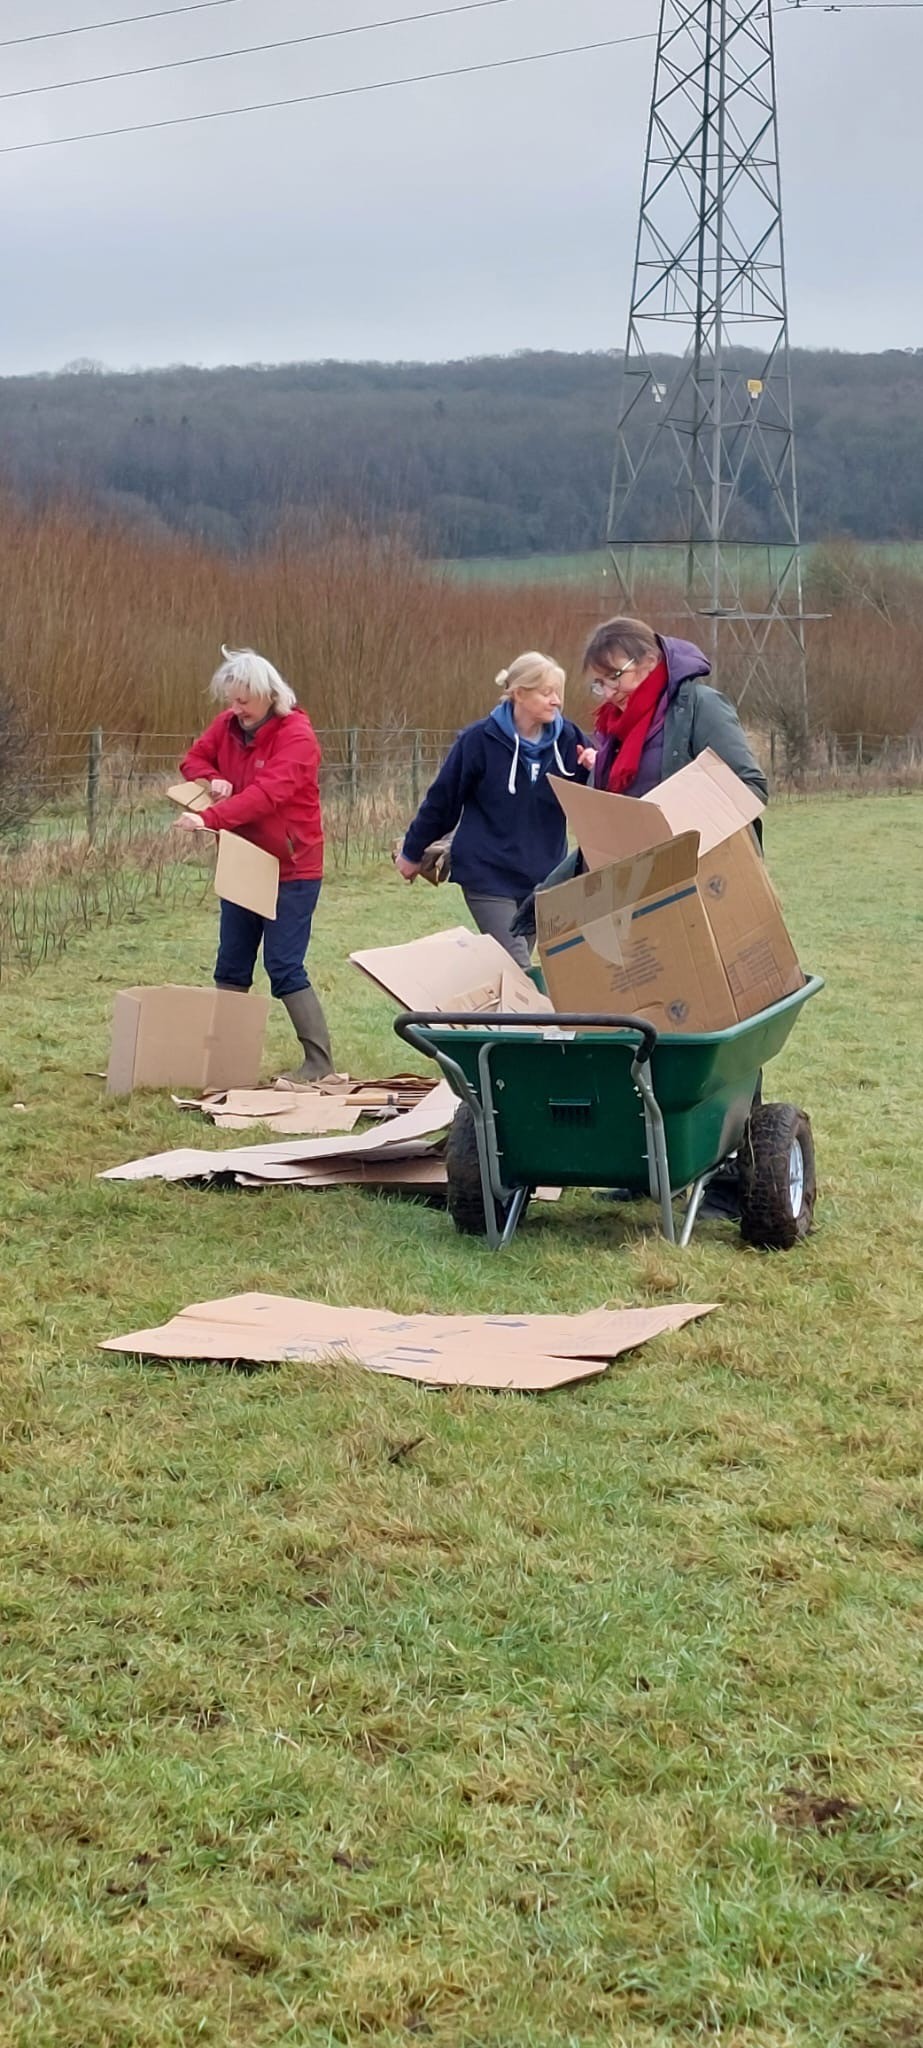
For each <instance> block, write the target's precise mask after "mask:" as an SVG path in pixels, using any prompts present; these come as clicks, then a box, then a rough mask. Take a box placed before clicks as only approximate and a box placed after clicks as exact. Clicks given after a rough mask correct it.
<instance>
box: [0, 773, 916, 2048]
mask: <svg viewBox="0 0 923 2048" xmlns="http://www.w3.org/2000/svg"><path fill="white" fill-rule="evenodd" d="M921 825H923V807H921V803H920V800H919V798H914V797H906V798H897V797H890V798H881V799H877V800H876V799H862V800H856V799H853V800H850V799H834V800H827V801H818V802H812V803H809V804H803V805H802V804H791V805H789V806H784V805H780V806H777V807H776V809H775V810H774V811H773V813H772V815H771V820H770V824H769V833H768V838H769V846H770V852H771V861H772V865H773V869H774V872H775V874H776V877H777V879H778V881H779V882H780V885H781V887H782V890H783V894H784V898H785V902H786V906H787V909H788V913H789V917H790V922H791V924H792V927H793V929H794V931H795V933H796V935H797V937H798V939H799V941H800V944H801V947H802V953H803V957H804V959H805V961H806V962H807V963H809V964H810V965H811V967H813V968H816V969H818V970H819V971H821V972H823V973H824V974H825V975H826V976H827V977H828V987H827V990H826V993H825V994H824V995H823V996H822V997H821V998H819V999H818V1000H817V1002H816V1003H814V1004H812V1005H811V1006H810V1007H809V1009H808V1010H807V1011H806V1013H805V1016H804V1018H803V1020H802V1022H801V1024H800V1025H799V1028H798V1030H797V1031H796V1033H795V1034H794V1036H793V1038H792V1040H791V1042H790V1046H789V1048H788V1049H787V1051H786V1054H785V1056H784V1058H783V1059H781V1060H780V1061H779V1062H777V1064H776V1066H775V1067H773V1068H772V1069H771V1070H770V1078H771V1090H770V1091H769V1092H771V1093H772V1094H775V1095H780V1094H781V1095H783V1096H791V1097H794V1098H796V1099H799V1100H802V1101H803V1102H804V1103H805V1105H806V1106H807V1107H808V1108H809V1109H810V1110H811V1112H812V1114H813V1117H814V1123H815V1132H816V1138H817V1146H818V1159H819V1172H820V1177H821V1183H822V1195H821V1202H820V1210H819V1228H818V1230H817V1233H816V1235H815V1236H814V1237H813V1238H812V1239H811V1240H810V1242H809V1243H808V1244H807V1245H805V1246H804V1247H803V1248H802V1249H801V1250H799V1251H798V1252H796V1253H793V1254H792V1255H791V1256H789V1257H779V1258H775V1259H770V1258H765V1257H760V1256H758V1255H757V1254H753V1253H748V1252H746V1251H744V1250H743V1249H742V1248H741V1247H740V1244H739V1241H738V1239H737V1237H736V1235H735V1234H734V1233H733V1232H732V1231H731V1229H730V1228H729V1227H722V1226H720V1225H711V1226H705V1227H703V1228H702V1230H701V1234H700V1235H698V1236H697V1238H696V1239H694V1241H693V1245H692V1247H691V1248H690V1250H689V1251H688V1252H686V1253H680V1252H676V1251H673V1250H671V1249H670V1248H668V1247H666V1246H665V1245H663V1244H662V1243H661V1242H660V1241H659V1240H658V1239H657V1238H656V1236H655V1235H654V1234H653V1212H651V1211H648V1210H642V1211H640V1212H639V1211H637V1210H629V1211H626V1212H618V1211H613V1210H611V1209H610V1208H608V1207H606V1206H600V1205H594V1204H593V1202H592V1200H591V1199H590V1198H589V1197H588V1196H584V1195H579V1196H572V1197H566V1198H565V1199H564V1200H563V1201H562V1202H561V1203H560V1204H559V1205H557V1207H552V1208H548V1209H544V1210H540V1212H539V1213H538V1214H537V1215H535V1216H533V1215H532V1214H531V1213H530V1215H529V1217H528V1218H527V1220H526V1223H525V1224H524V1225H523V1228H522V1231H521V1233H520V1236H519V1238H518V1239H517V1240H516V1242H515V1243H514V1245H513V1246H512V1247H511V1249H510V1250H509V1251H508V1252H507V1253H505V1254H503V1255H502V1256H500V1257H492V1256H491V1255H489V1254H488V1253H487V1251H486V1250H485V1249H484V1248H483V1247H481V1246H480V1245H478V1244H476V1243H473V1242H471V1241H465V1240H461V1239H457V1238H456V1237H455V1235H454V1233H453V1231H452V1229H451V1227H450V1225H449V1223H448V1221H447V1219H446V1217H445V1216H444V1215H443V1214H441V1213H440V1212H439V1211H437V1210H433V1209H430V1208H427V1207H425V1206H422V1205H420V1206H418V1205H415V1204H411V1205H408V1204H399V1203H397V1202H395V1201H392V1200H387V1199H381V1198H375V1197H373V1196H371V1195H368V1194H363V1193H361V1192H360V1191H342V1192H338V1193H328V1194H323V1195H309V1194H304V1193H298V1192H294V1191H284V1190H279V1191H278V1192H271V1193H266V1194H258V1195H254V1194H246V1193H243V1192H238V1193H219V1192H206V1191H202V1190H196V1189H192V1188H183V1187H179V1186H177V1187H166V1186H159V1185H157V1184H154V1183H152V1184H147V1185H143V1186H137V1187H131V1186H118V1185H116V1184H112V1183H102V1182H99V1181H97V1180H95V1179H94V1174H95V1173H96V1171H97V1170H98V1169H99V1168H101V1167H103V1166H106V1165H110V1164H113V1163H115V1162H116V1161H118V1160H121V1159H126V1158H129V1157H132V1156H134V1155H137V1154H139V1153H141V1152H146V1151H150V1150H153V1149H155V1148H160V1147H163V1146H167V1145H170V1144H172V1143H177V1144H182V1143H187V1142H190V1140H191V1136H192V1133H193V1131H194V1130H195V1125H194V1124H191V1123H190V1121H189V1120H187V1119H185V1118H184V1117H183V1116H182V1115H181V1114H180V1113H179V1112H176V1111H175V1110H173V1109H172V1107H171V1106H170V1105H169V1103H168V1102H165V1101H164V1100H163V1099H159V1098H151V1099H146V1098H135V1099H133V1100H132V1101H131V1102H130V1103H127V1104H124V1103H111V1102H106V1101H105V1100H104V1099H103V1096H102V1091H101V1088H100V1084H99V1082H98V1081H97V1080H96V1079H94V1078H93V1073H94V1070H97V1069H99V1068H100V1066H101V1065H103V1064H104V1061H105V1052H106V1030H107V1013H108V1009H109V1002H110V998H111V995H112V992H113V991H114V990H115V989H116V988H118V987H119V986H120V985H124V984H126V983H129V982H133V981H136V980H139V979H145V980H150V981H157V980H166V979H171V978H172V979H188V980H197V979H202V978H205V977H206V976H207V975H208V973H209V971H210V968H211V963H212V946H213V940H214V924H213V910H212V908H211V906H209V905H208V904H207V903H206V904H203V905H202V906H201V907H199V908H195V909H182V910H175V909H167V908H161V909H160V910H159V911H158V910H156V909H153V910H152V911H151V912H150V913H149V914H146V915H145V916H144V918H143V920H142V921H139V922H135V923H132V924H127V925H125V926H123V927H122V928H121V929H120V930H117V931H110V932H108V933H102V934H100V933H97V934H93V935H91V936H90V937H89V938H86V939H84V940H82V941H81V942H79V943H78V944H75V945H74V946H73V949H72V950H71V951H70V952H69V953H68V955H67V956H66V957H65V959H64V960H63V962H59V963H58V964H56V965H52V966H49V967H47V968H44V969H42V970H41V971H40V972H38V973H37V974H36V975H35V976H34V977H33V978H31V979H30V980H28V981H15V980H12V981H8V982H7V983H6V984H5V985H4V987H3V988H2V989H0V1010H2V1019H3V1038H2V1044H3V1053H2V1059H3V1063H4V1072H3V1075H2V1077H0V1078H2V1083H3V1089H2V1093H0V1138H2V1143H3V1153H4V1157H3V1165H4V1177H3V1180H2V1189H3V1196H2V1256H3V1276H4V1287H3V1303H2V1308H0V1324H2V1332H3V1354H2V1356H3V1365H2V1376H0V1377H2V1418H3V1421H2V1429H0V1465H2V1507H0V1516H2V1544H3V1561H2V1565H0V1629H2V1637H3V1658H2V1667H0V1701H2V1710H3V1716H2V1749H0V1755H2V1808H3V1821H2V1826H0V1900H2V1907H0V1914H2V1917H0V1984H2V1986H3V1994H4V1995H3V1998H2V2001H0V2042H2V2043H3V2044H4V2048H6V2044H15V2048H165V2044H166V2048H169V2044H176V2048H179V2044H182V2048H187V2044H189V2043H191V2042H198V2041H202V2042H206V2043H215V2044H218V2043H220V2044H234V2048H237V2044H240V2048H244V2044H246V2048H262V2044H265V2043H270V2042H272V2043H291V2044H297V2043H307V2044H312V2048H313V2044H318V2048H321V2044H347V2043H349V2044H353V2043H355V2044H359V2048H361V2044H362V2043H363V2042H365V2041H370V2042H374V2043H379V2044H382V2048H396V2044H406V2043H408V2042H410V2041H413V2040H416V2039H420V2040H422V2041H424V2042H426V2043H430V2044H433V2048H562V2044H566V2048H613V2044H614V2048H623V2044H624V2048H667V2044H669V2048H674V2044H681V2043H682V2044H685V2043H690V2044H691V2043H695V2042H702V2041H709V2040H710V2041H715V2042H721V2043H723V2044H725V2048H802V2044H818V2048H821V2044H822V2048H913V2044H915V2043H919V2042H920V2041H921V2040H923V1974H921V1965H920V1945H919V1928H920V1912H921V1878H920V1873H921V1871H923V1784H921V1777H923V1768H921V1758H923V1745H921V1741H920V1737H921V1707H920V1701H921V1688H920V1664H919V1642H920V1625H921V1619H923V1571H921V1565H923V1517H921V1505H923V1490H921V1480H920V1470H921V1455H920V1452H921V1433H923V1432H921V1423H920V1401H919V1358H920V1337H921V1328H920V1307H921V1293H923V1290H921V1267H920V1232H921V1222H923V1216H921V1194H923V1185H921V1172H920V1141H921V1135H923V1134H921V1128H920V1113H919V1101H920V1079H919V1077H920V1062H921V1055H923V1021H921V1019H923V1006H921V1002H920V995H921V990H920V969H919V961H920V936H921V917H920V893H919V875H920V857H921V850H923V849H921V839H923V830H921ZM458 908H459V905H458V899H457V897H456V896H455V895H454V894H453V893H452V892H451V891H449V890H444V891H439V892H436V891H433V890H425V891H424V889H423V888H422V886H418V887H416V888H415V889H413V890H409V891H408V890H404V889H402V888H401V887H400V885H398V883H397V882H396V880H395V879H394V878H393V876H392V875H391V873H390V872H385V871H384V869H382V870H380V871H379V872H377V873H367V874H363V875H355V876H348V877H345V878H338V879H337V880H336V881H335V882H334V883H333V884H332V885H331V886H330V888H329V889H328V891H327V893H326V894H325V896H324V898H323V899H322V905H321V914H320V919H319V925H318V932H317V944H316V949H315V953H314V956H313V957H314V960H315V966H316V973H317V978H318V980H319V982H320V984H321V986H322V988H323V990H324V993H325V996H326V998H327V999H328V1002H329V1007H330V1013H331V1017H332V1019H333V1022H334V1024H335V1026H336V1045H337V1051H338V1053H339V1056H340V1059H341V1062H344V1061H348V1063H349V1065H350V1067H351V1068H352V1069H353V1070H359V1069H361V1068H367V1069H373V1070H375V1071H381V1070H382V1068H385V1067H387V1066H389V1065H396V1064H402V1063H404V1060H405V1057H406V1055H405V1054H404V1053H403V1050H402V1048H401V1047H400V1046H399V1044H398V1042H397V1040H396V1039H394V1038H393V1036H392V1034H391V1031H390V1013H389V1008H388V1005H387V1004H386V1002H385V1001H384V999H383V998H381V997H379V996H377V995H376V994H375V992H374V991H373V990H372V988H371V987H370V985H368V984H365V983H364V982H363V981H362V979H361V978H360V977H359V976H358V975H357V974H356V973H355V971H354V970H353V969H351V968H349V966H348V965H347V964H346V962H345V955H346V952H347V950H348V948H349V946H351V945H356V944H360V943H362V942H363V941H364V942H366V943H369V942H371V941H373V940H377V941H384V940H386V939H387V938H388V937H392V938H395V939H396V938H398V937H401V936H409V935H410V934H411V933H412V932H422V931H424V930H427V929H433V928H435V927H436V926H438V925H439V924H440V923H444V922H447V921H450V920H451V919H454V917H455V916H456V915H457V913H458ZM283 1021H284V1020H283ZM286 1051H287V1044H286V1038H285V1033H284V1031H283V1030H282V1028H281V1023H280V1020H278V1019H274V1022H273V1036H272V1041H271V1055H272V1057H273V1059H280V1058H282V1057H284V1055H285V1053H286ZM14 1103H23V1104H24V1105H25V1109H24V1110H21V1109H15V1108H13V1107H12V1104H14ZM214 1142H216V1143H220V1142H222V1141H221V1139H220V1138H218V1137H216V1138H215V1140H214ZM224 1142H227V1143H235V1142H237V1140H236V1139H235V1138H232V1137H229V1138H228V1139H227V1140H225V1141H224ZM248 1288H266V1289H275V1290H278V1291H283V1292H293V1293H303V1294H320V1295H324V1296H326V1297H328V1298H329V1299H330V1300H332V1301H338V1302H350V1301H356V1302H374V1303H378V1302H381V1303H384V1304H387V1305H389V1306H391V1307H393V1308H403V1309H408V1310H412V1309H418V1308H424V1307H433V1308H437V1309H454V1308H458V1309H462V1308H464V1309H468V1310H478V1309H487V1308H491V1309H499V1310H514V1309H518V1308H522V1307H524V1306H525V1307H528V1308H531V1309H549V1308H554V1309H559V1310H565V1309H575V1310H576V1309H580V1308H584V1307H587V1306H589V1305H591V1304H594V1303H604V1302H605V1303H611V1304H613V1305H619V1304H623V1303H625V1304H628V1303H637V1302H643V1301H648V1300H658V1299H670V1298H678V1297H680V1296H686V1297H688V1298H691V1299H697V1300H714V1301H717V1302H719V1303H720V1304H721V1307H720V1311H719V1313H718V1314H716V1315H714V1316H712V1317H711V1318H709V1319H708V1320H707V1321H706V1322H704V1323H701V1324H698V1325H694V1326H691V1327H690V1328H689V1329H688V1330H686V1331H684V1332H683V1333H681V1334H680V1335H677V1336H675V1337H672V1338H669V1339H663V1340H661V1341H659V1342H657V1343H656V1344H652V1345H651V1346H649V1347H647V1348H646V1349H645V1350H643V1351H641V1352H639V1353H638V1354H637V1355H636V1356H635V1357H629V1358H628V1359H626V1360H623V1361H622V1362H621V1363H620V1364H619V1365H617V1366H616V1367H615V1368H614V1369H612V1370H611V1371H610V1372H609V1373H608V1374H607V1375H606V1376H605V1377H604V1378H602V1379H600V1380H598V1381H595V1382H593V1383H588V1384H586V1385H585V1386H582V1387H578V1388H575V1389H573V1390H563V1391H561V1392H560V1393H558V1394H555V1395H551V1396H548V1397H546V1398H544V1399H528V1398H521V1397H513V1396H510V1397H495V1396H490V1395H487V1394H479V1393H452V1394H447V1395H446V1394H442V1395H437V1394H431V1393H428V1392H426V1391H424V1390H422V1389H419V1388H415V1387H413V1386H411V1385H409V1384H405V1383H402V1382H399V1381H396V1380H395V1381H389V1380H382V1379H378V1378H373V1377H370V1376H367V1375H366V1376H364V1375H362V1374H361V1373H359V1372H358V1371H352V1370H344V1369H343V1368H339V1369H333V1368H330V1369H316V1368H306V1367H304V1366H296V1365H287V1366H284V1367H280V1368H279V1369H278V1370H276V1371H259V1372H254V1373H251V1374H248V1375H244V1374H240V1373H235V1372H232V1371H226V1370H223V1369H218V1368H215V1367H207V1368H201V1367H182V1366H177V1367H173V1368H164V1367H157V1366H153V1365H140V1364H137V1363H133V1362H131V1361H128V1360H121V1359H117V1358H114V1357H111V1356H107V1355H106V1354H102V1353H100V1352H98V1351H97V1349H96V1348H95V1347H96V1345H97V1342H98V1340H99V1339H100V1338H102V1337H103V1336H106V1335H108V1334H111V1333H114V1332H116V1331H119V1330H124V1329H128V1328H132V1327H136V1326H137V1325H139V1324H147V1323H152V1322H156V1321H159V1320H161V1319H163V1318H164V1317H166V1316H167V1315H169V1314H171V1313H172V1312H173V1311H175V1310H176V1309H177V1308H179V1307H180V1305H181V1304H183V1303H184V1302H188V1301H192V1300H197V1299H203V1298H205V1297H207V1296H209V1295H213V1294H225V1293H230V1292H233V1291H236V1290H238V1289H248ZM402 1445H404V1446H407V1445H412V1446H413V1447H412V1448H410V1449H406V1450H405V1451H404V1452H401V1451H400V1446H402Z"/></svg>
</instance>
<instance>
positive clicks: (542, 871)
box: [402, 715, 588, 903]
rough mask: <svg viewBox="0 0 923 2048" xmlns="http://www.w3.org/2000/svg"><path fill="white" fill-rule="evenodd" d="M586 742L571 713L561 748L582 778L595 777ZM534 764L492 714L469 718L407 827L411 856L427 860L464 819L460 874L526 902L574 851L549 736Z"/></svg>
mask: <svg viewBox="0 0 923 2048" xmlns="http://www.w3.org/2000/svg"><path fill="white" fill-rule="evenodd" d="M586 744H587V742H586V740H585V739H584V736H583V733H582V732H581V730H580V727H579V726H578V725H572V724H571V721H570V719H568V718H565V719H564V720H563V722H562V726H561V731H560V733H559V734H558V741H557V752H558V754H559V756H560V761H561V764H563V768H564V772H565V774H566V775H569V776H572V777H573V779H574V781H575V782H586V781H587V779H588V777H587V771H586V769H584V768H578V766H577V748H578V747H582V746H586ZM514 761H515V769H516V773H515V778H514V780H515V790H513V791H511V789H510V780H511V771H512V769H513V766H514ZM533 765H534V763H533V762H531V761H528V760H527V759H526V758H525V754H524V752H523V751H522V750H520V751H519V753H518V755H517V754H516V750H515V744H514V741H513V740H512V738H511V737H510V735H509V733H507V732H505V731H504V730H503V728H502V726H501V725H500V724H499V722H498V721H497V719H496V718H495V717H493V715H491V716H489V717H487V718H481V719H479V720H478V722H477V724H476V725H468V726H466V727H465V729H464V731H463V732H460V733H459V735H458V738H457V740H456V741H455V744H454V746H453V747H452V748H451V749H450V751H449V753H448V754H447V755H446V758H445V760H444V762H443V764H442V767H441V768H440V770H439V773H438V775H437V777H436V780H435V782H434V783H432V784H431V786H430V788H429V789H428V790H427V792H426V795H425V797H424V798H423V802H422V804H421V805H420V808H419V810H418V812H417V815H416V817H415V818H414V821H413V824H412V825H411V826H410V827H409V829H408V831H407V835H406V837H405V840H404V845H403V849H402V850H403V853H404V856H405V858H406V859H407V860H412V861H419V860H422V858H423V854H424V852H425V849H426V848H427V846H429V845H430V844H431V842H432V841H433V840H434V839H442V838H443V837H444V835H445V834H446V833H447V832H451V831H452V830H453V829H454V827H455V826H456V825H457V826H458V830H457V831H456V833H455V837H454V839H453V841H452V880H453V882H458V883H459V884H460V885H461V887H462V888H463V889H468V890H470V891H471V892H472V893H473V894H474V895H476V896H512V897H514V898H515V900H516V902H517V903H518V902H521V900H522V898H523V897H524V896H528V895H529V894H530V892H531V890H533V889H534V888H535V887H536V885H537V884H538V883H539V882H541V881H544V878H545V876H546V875H547V874H549V873H550V871H551V869H552V868H553V867H556V866H557V863H558V861H560V860H563V858H564V855H565V853H566V851H567V827H566V824H565V821H564V813H563V811H562V809H561V806H560V804H559V803H558V800H557V797H556V796H555V793H554V790H553V789H549V787H548V770H549V768H550V769H551V771H552V773H554V774H560V766H559V764H558V762H557V761H556V760H555V755H554V751H553V750H552V747H551V745H550V744H549V746H548V748H547V750H546V749H543V750H542V756H541V759H540V761H539V763H538V772H537V774H536V776H535V779H534V780H533V776H532V769H533ZM459 819H460V820H461V822H460V823H459Z"/></svg>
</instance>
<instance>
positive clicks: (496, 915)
mask: <svg viewBox="0 0 923 2048" xmlns="http://www.w3.org/2000/svg"><path fill="white" fill-rule="evenodd" d="M462 895H463V896H464V899H465V902H466V903H467V905H468V909H469V910H470V912H471V915H472V917H473V918H474V922H475V924H476V925H477V928H478V931H479V932H484V933H486V935H487V937H488V938H490V939H496V940H497V941H498V943H499V944H500V945H501V946H502V947H503V950H504V952H505V953H509V955H510V958H511V959H512V960H515V962H516V965H517V967H522V968H528V967H529V966H530V965H531V961H532V948H533V946H534V944H535V925H534V923H533V925H532V928H531V931H529V932H527V933H524V934H520V936H519V937H518V938H514V937H513V934H512V931H511V929H510V927H511V925H512V922H513V919H514V917H515V916H516V913H517V911H518V910H519V908H520V904H519V903H518V902H517V900H516V897H515V896H482V895H481V894H480V892H479V891H478V890H477V889H463V890H462ZM523 900H524V899H523Z"/></svg>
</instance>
